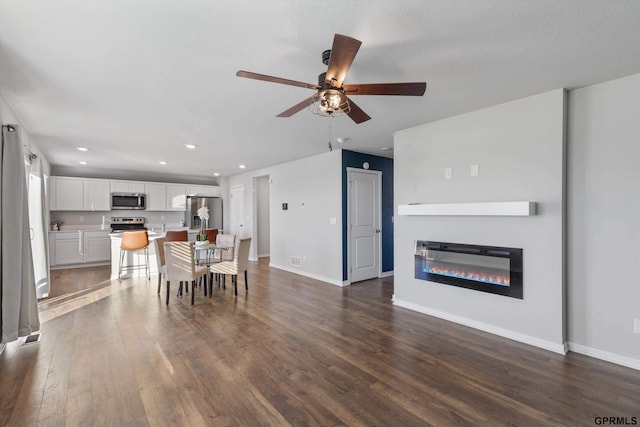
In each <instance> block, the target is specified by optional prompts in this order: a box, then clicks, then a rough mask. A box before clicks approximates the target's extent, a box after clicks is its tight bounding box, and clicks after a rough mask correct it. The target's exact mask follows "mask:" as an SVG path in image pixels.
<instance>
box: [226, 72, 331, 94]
mask: <svg viewBox="0 0 640 427" xmlns="http://www.w3.org/2000/svg"><path fill="white" fill-rule="evenodd" d="M236 76H238V77H245V78H247V79H254V80H262V81H265V82H271V83H280V84H283V85H289V86H297V87H304V88H307V89H319V88H320V86H318V85H314V84H311V83H305V82H298V81H295V80H289V79H283V78H280V77H273V76H267V75H266V74H258V73H252V72H251V71H243V70H240V71H238V72H237V73H236Z"/></svg>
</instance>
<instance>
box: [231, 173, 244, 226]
mask: <svg viewBox="0 0 640 427" xmlns="http://www.w3.org/2000/svg"><path fill="white" fill-rule="evenodd" d="M230 197H231V206H230V210H231V212H230V213H231V220H230V221H229V227H230V228H231V230H230V232H231V234H235V235H236V236H244V186H243V185H238V186H235V187H231V194H230Z"/></svg>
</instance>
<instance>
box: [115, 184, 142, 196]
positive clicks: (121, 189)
mask: <svg viewBox="0 0 640 427" xmlns="http://www.w3.org/2000/svg"><path fill="white" fill-rule="evenodd" d="M111 192H112V193H137V194H145V184H144V182H139V181H111Z"/></svg>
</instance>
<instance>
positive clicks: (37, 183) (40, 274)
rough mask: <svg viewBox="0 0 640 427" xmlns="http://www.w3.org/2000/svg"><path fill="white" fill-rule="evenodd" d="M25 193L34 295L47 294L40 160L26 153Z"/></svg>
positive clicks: (43, 203) (46, 243) (46, 256)
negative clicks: (27, 198)
mask: <svg viewBox="0 0 640 427" xmlns="http://www.w3.org/2000/svg"><path fill="white" fill-rule="evenodd" d="M25 165H26V169H27V179H28V181H27V184H28V188H27V193H28V197H29V202H28V204H29V225H30V226H31V256H32V257H33V273H34V279H35V282H36V297H37V298H38V299H40V298H45V297H48V296H49V255H48V252H49V251H48V250H47V249H48V246H49V243H48V239H47V237H48V235H47V231H48V227H47V223H48V221H47V218H46V212H47V204H46V203H47V201H46V195H45V181H44V174H43V172H42V162H41V161H40V159H39V158H38V157H37V156H34V155H33V154H31V153H26V157H25Z"/></svg>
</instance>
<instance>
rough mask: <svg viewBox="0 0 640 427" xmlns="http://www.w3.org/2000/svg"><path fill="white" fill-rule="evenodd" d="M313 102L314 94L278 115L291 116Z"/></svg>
mask: <svg viewBox="0 0 640 427" xmlns="http://www.w3.org/2000/svg"><path fill="white" fill-rule="evenodd" d="M312 102H313V95H312V96H310V97H309V98H307V99H305V100H304V101H302V102H299V103H297V104H296V105H294V106H293V107H291V108H289V109H288V110H285V111H283V112H282V113H280V114H278V115H277V116H276V117H291V116H293V115H294V114H295V113H297V112H298V111H302V110H304V109H305V108H307V107H308V106H309V105H311V103H312Z"/></svg>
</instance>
